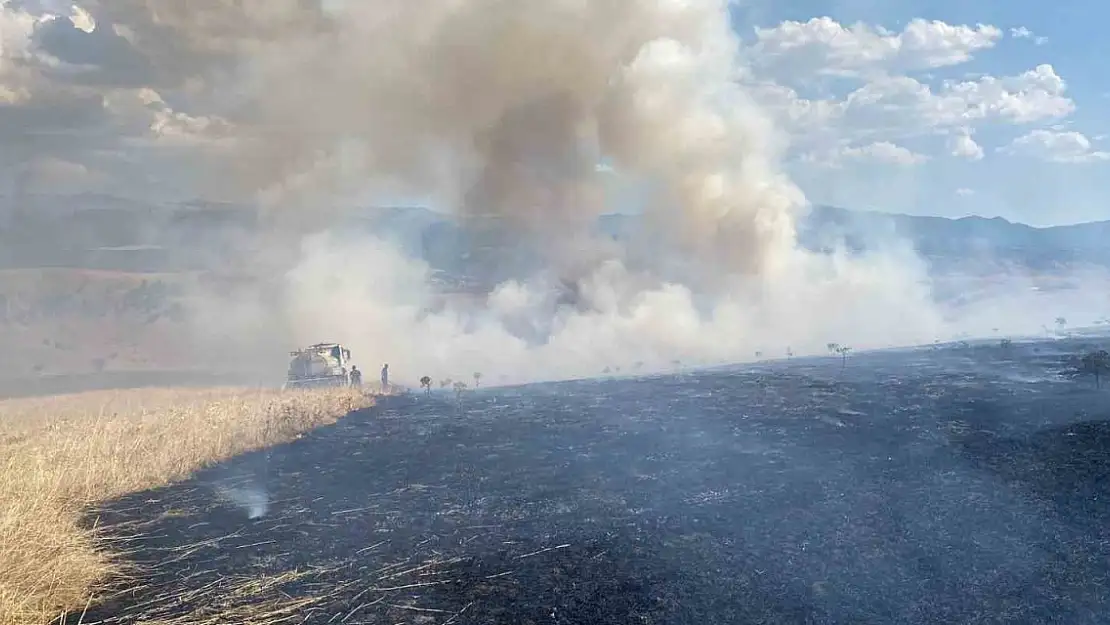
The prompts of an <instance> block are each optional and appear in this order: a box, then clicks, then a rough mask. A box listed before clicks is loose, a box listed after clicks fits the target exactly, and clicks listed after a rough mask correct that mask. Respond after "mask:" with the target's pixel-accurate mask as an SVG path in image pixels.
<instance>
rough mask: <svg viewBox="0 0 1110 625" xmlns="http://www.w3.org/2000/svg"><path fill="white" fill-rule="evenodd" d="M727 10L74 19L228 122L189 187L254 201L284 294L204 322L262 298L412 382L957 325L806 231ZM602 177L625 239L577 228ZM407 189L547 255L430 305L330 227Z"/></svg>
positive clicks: (117, 0)
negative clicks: (622, 189)
mask: <svg viewBox="0 0 1110 625" xmlns="http://www.w3.org/2000/svg"><path fill="white" fill-rule="evenodd" d="M729 11H730V2H729V1H728V0H651V1H647V0H645V1H633V0H548V1H545V2H524V1H521V0H403V1H401V0H397V1H381V2H357V1H355V0H346V1H344V0H335V1H327V0H320V1H318V2H313V1H311V0H190V1H189V2H182V1H181V0H99V5H97V6H96V8H95V10H93V11H92V12H93V13H94V14H98V15H102V16H104V18H105V19H106V20H108V21H110V22H111V23H112V24H114V28H115V29H116V32H117V33H119V34H120V36H122V37H125V38H126V39H127V41H128V42H129V43H130V44H131V45H132V46H133V47H134V49H135V50H136V53H137V54H140V55H142V56H143V57H144V58H145V59H147V61H148V63H149V65H150V66H151V67H152V68H153V69H152V71H153V72H155V73H156V74H157V76H158V80H159V81H160V82H159V83H158V84H159V85H163V86H165V87H166V88H175V89H178V90H179V92H180V93H181V94H183V95H182V97H183V98H185V99H186V100H187V101H188V104H189V107H191V109H192V110H196V111H203V113H204V114H205V115H206V116H209V117H211V118H213V119H216V118H218V119H220V120H223V121H222V123H221V124H219V125H218V127H219V128H220V132H221V136H220V141H219V143H218V145H217V146H216V147H214V148H213V152H212V157H211V160H210V164H212V165H214V167H212V168H211V170H210V171H208V172H207V175H206V178H205V180H206V184H208V185H209V186H210V189H209V190H211V191H213V192H215V190H217V189H218V191H219V192H220V193H224V194H231V193H233V194H238V195H240V196H242V195H247V196H250V197H252V198H254V199H256V200H257V201H259V202H261V203H263V204H264V205H265V206H267V208H268V210H269V213H268V216H269V223H268V228H269V231H268V232H269V234H270V235H271V236H272V238H271V239H268V240H266V241H265V242H264V243H263V246H262V247H263V250H262V251H263V253H264V254H263V257H261V258H259V259H258V261H259V265H258V266H259V267H264V268H265V269H264V270H261V269H260V270H259V271H260V273H262V274H264V275H265V276H266V277H268V278H278V279H277V282H276V284H277V285H278V286H277V288H278V290H279V291H280V292H279V294H278V295H277V296H274V297H276V299H275V300H274V301H275V305H273V306H261V307H260V306H259V305H258V301H259V300H258V299H257V298H255V297H254V296H253V295H252V297H250V298H241V300H239V301H237V300H236V298H235V297H234V296H227V295H225V296H223V298H222V299H221V300H220V301H219V305H218V309H219V310H220V311H221V312H220V314H219V316H221V317H225V318H233V317H235V314H234V313H233V312H230V313H226V314H225V311H233V310H234V309H238V310H252V311H255V312H252V315H251V321H250V322H248V323H245V324H244V325H253V326H254V327H255V329H256V330H257V331H258V332H263V331H264V332H265V333H266V334H267V336H269V337H270V338H271V339H272V338H274V337H279V336H280V337H282V338H284V339H286V340H287V341H288V342H289V343H290V344H292V343H296V342H315V341H317V340H332V339H335V340H342V341H345V342H347V343H349V344H350V346H351V347H352V348H353V350H354V353H355V354H356V356H358V357H359V359H360V360H362V362H364V363H366V362H370V363H374V364H373V365H372V366H376V364H377V363H378V362H379V361H380V362H385V361H388V362H390V363H391V370H392V371H394V372H395V374H396V375H398V376H399V377H400V378H401V381H406V380H407V381H410V382H411V380H415V379H417V378H419V377H420V376H421V375H423V374H428V375H431V376H432V377H433V378H434V379H437V380H438V379H443V378H444V377H449V376H456V379H458V376H465V377H466V378H469V376H470V374H471V372H472V371H482V372H484V373H485V374H486V379H488V380H490V381H491V382H494V381H497V380H502V379H503V380H505V381H510V380H511V381H524V380H536V379H550V378H556V377H569V376H578V375H593V374H596V373H599V372H600V371H602V370H603V369H604V368H617V367H619V368H622V370H625V371H631V370H634V369H635V370H648V369H659V368H662V367H670V366H672V363H673V362H674V361H681V362H683V363H691V364H709V363H715V362H726V361H735V360H743V359H746V358H750V357H751V356H752V354H753V353H754V352H756V351H762V352H764V353H766V354H767V355H781V354H783V353H785V351H786V349H787V348H788V347H789V348H791V349H792V350H793V351H794V352H796V353H804V352H806V351H810V352H813V351H820V350H823V349H824V347H823V346H824V345H825V344H826V343H827V342H830V341H837V342H840V343H845V344H851V345H853V346H855V347H856V348H857V349H858V348H864V347H878V346H885V345H891V344H907V343H920V342H931V341H932V340H933V338H935V337H937V336H938V335H939V334H942V333H943V332H944V331H945V329H946V327H948V326H949V325H950V324H951V321H950V320H946V319H945V318H944V317H943V315H942V314H941V313H940V311H938V310H936V309H935V307H934V306H933V305H932V304H931V299H930V289H929V285H928V283H927V280H926V279H925V275H926V274H925V272H924V270H923V269H922V267H921V265H920V262H919V261H918V259H916V258H915V257H914V256H913V255H912V254H908V253H905V252H902V251H898V250H894V251H890V252H888V253H883V254H876V255H872V256H869V257H865V258H851V257H849V256H846V255H844V254H834V255H814V254H810V253H807V252H805V251H802V250H801V249H800V248H799V247H798V246H797V244H796V242H795V235H794V221H795V218H796V216H797V215H798V213H799V211H800V210H803V209H804V208H805V199H804V197H803V194H802V193H801V192H800V191H799V189H798V188H797V187H796V186H795V185H794V184H793V183H792V182H791V181H790V180H789V179H788V178H787V177H786V176H785V175H784V174H783V172H782V171H781V170H780V168H779V160H780V156H781V155H782V154H783V151H784V150H785V148H786V147H787V146H786V139H785V137H784V136H783V135H782V134H781V133H779V132H777V131H776V129H775V127H774V126H773V124H772V123H771V121H770V118H769V116H767V115H765V114H764V112H763V111H761V110H760V108H759V107H758V106H757V105H756V103H755V102H754V101H753V99H752V98H750V97H749V96H748V87H747V86H746V85H747V84H748V83H747V81H749V80H751V77H750V76H749V74H748V71H747V69H746V67H745V64H744V59H743V56H742V54H741V48H740V42H739V40H738V39H737V36H736V35H735V33H734V31H733V29H732V27H731V21H730V13H729ZM603 160H604V161H605V162H607V163H611V165H612V167H611V171H605V169H606V168H599V167H598V165H599V163H600V162H602V161H603ZM614 181H617V182H619V183H622V184H628V185H634V186H637V187H638V188H640V189H641V190H642V191H643V192H642V193H640V194H639V195H640V197H642V198H643V202H642V205H641V206H638V207H637V208H639V209H641V210H642V211H643V213H644V216H645V217H644V219H645V223H646V224H647V227H646V229H645V230H644V232H643V233H642V235H641V236H638V237H636V238H634V240H632V241H629V242H625V243H621V244H617V243H614V242H613V241H609V240H605V239H603V238H599V237H598V236H597V235H595V234H594V233H593V231H592V230H591V228H592V225H593V223H594V222H595V220H596V218H597V217H598V216H599V215H601V214H603V213H605V212H608V211H612V210H613V209H614V207H613V206H612V205H611V202H610V200H611V194H609V193H608V192H607V189H608V188H609V187H611V186H612V185H613V184H614ZM398 196H402V197H403V196H408V197H421V198H428V199H429V200H430V201H431V202H432V203H433V204H434V205H435V206H436V207H438V208H441V209H443V210H447V211H450V212H451V213H453V214H455V215H456V216H458V217H459V218H460V219H462V220H463V221H464V223H465V222H476V221H478V220H489V219H491V218H493V219H496V220H497V221H498V222H499V223H500V224H502V226H503V227H504V228H506V229H507V231H508V232H509V233H510V234H509V235H508V236H507V237H505V238H504V239H503V240H502V241H501V242H500V243H501V244H503V245H506V246H517V247H524V248H527V249H529V250H531V251H533V252H534V253H535V254H537V255H538V256H539V257H540V258H542V260H543V262H542V265H543V267H542V270H538V271H532V270H528V271H523V270H521V271H520V272H519V274H520V275H517V276H515V277H514V279H512V280H508V281H505V282H502V283H501V284H499V285H498V286H496V287H495V288H493V289H492V290H490V291H489V292H487V293H484V294H480V295H479V296H477V297H475V298H471V299H470V300H465V301H464V300H462V299H460V298H456V299H449V300H447V301H444V300H443V298H442V297H440V295H439V294H437V293H436V292H435V289H434V288H433V287H432V286H431V285H430V281H431V278H432V276H431V272H430V270H429V268H428V267H427V266H426V265H425V264H424V263H423V262H422V261H420V260H418V259H413V258H409V257H407V256H406V254H404V253H403V252H402V251H401V250H400V249H399V248H398V247H397V246H395V245H393V244H391V243H390V242H389V241H385V240H382V239H380V238H377V237H351V236H343V235H342V234H341V233H340V234H337V233H334V232H330V233H329V232H328V228H329V226H332V225H334V224H335V223H336V221H335V219H336V217H337V216H338V212H339V207H340V206H343V205H348V204H350V203H352V202H353V201H361V202H370V203H372V202H374V201H375V200H378V199H381V198H387V197H398ZM558 284H570V285H571V288H570V290H571V292H572V295H571V296H570V297H569V298H568V297H567V296H566V294H565V293H563V294H562V295H559V294H558V292H557V290H556V289H553V288H552V285H558ZM271 295H272V294H271ZM268 297H269V296H268ZM248 300H249V301H248ZM259 308H264V309H265V312H266V313H267V314H269V315H270V316H272V317H274V319H266V320H262V319H256V318H255V317H254V315H255V314H262V312H263V311H260V310H258V309H259ZM278 318H280V323H278V321H277V319H278ZM208 319H209V320H211V317H209V318H208ZM275 324H276V325H275ZM278 326H280V331H279V332H275V331H274V330H275V328H277V327H278ZM262 328H264V330H263V329H262ZM241 329H244V330H245V328H241Z"/></svg>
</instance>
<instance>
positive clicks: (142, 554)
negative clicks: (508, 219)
mask: <svg viewBox="0 0 1110 625" xmlns="http://www.w3.org/2000/svg"><path fill="white" fill-rule="evenodd" d="M1091 341H1092V340H1091V339H1086V342H1088V343H1090V342H1091ZM1081 349H1082V347H1081V346H1080V345H1078V344H1075V343H1070V342H1068V341H1055V342H1044V343H1039V344H1038V343H1029V344H1015V345H1014V346H1013V347H1012V348H1009V349H1004V348H1002V347H1001V346H998V345H996V344H992V345H986V346H979V347H963V348H957V347H945V348H939V349H924V350H908V351H895V352H882V353H871V354H860V355H856V356H852V357H849V358H848V360H847V362H846V363H845V364H844V365H843V366H842V363H841V361H840V360H839V359H833V358H829V359H814V360H801V359H796V360H794V361H786V362H779V363H768V364H762V365H755V366H744V367H733V368H726V369H721V370H714V371H706V372H697V373H678V374H674V375H666V376H657V377H651V378H641V379H611V380H600V381H581V382H568V383H558V384H545V385H535V386H528V387H519V388H510V389H489V390H479V391H470V392H467V393H465V394H464V395H463V396H462V398H461V400H459V401H456V400H455V398H454V396H453V395H450V396H449V395H432V396H430V397H425V396H423V395H413V396H411V397H407V398H396V399H391V400H388V401H386V402H384V403H383V404H381V405H379V406H378V407H376V408H374V409H372V410H368V411H363V412H359V413H355V414H352V415H351V416H349V417H348V418H346V419H344V420H343V421H341V422H340V423H338V424H336V425H335V426H332V427H327V428H323V429H321V430H318V431H316V432H313V433H312V434H310V435H307V436H305V437H304V438H302V439H300V440H298V441H296V442H294V443H291V444H288V445H284V446H281V447H278V448H274V449H271V450H268V451H266V452H261V453H257V454H251V455H248V456H244V457H242V458H238V459H236V460H235V461H232V462H230V463H227V464H226V465H223V466H219V467H215V468H213V469H211V470H208V471H205V472H204V473H203V474H201V475H199V476H198V477H197V478H196V479H193V480H191V481H189V482H187V483H184V484H180V485H176V486H173V487H170V488H164V489H160V490H157V491H151V492H145V493H140V494H136V495H134V496H131V497H128V498H127V499H125V500H121V501H117V502H113V503H112V504H110V505H109V506H107V507H106V508H105V509H104V510H102V511H100V513H99V515H98V522H99V523H100V524H101V525H102V526H107V527H109V528H110V529H109V530H108V533H109V535H110V536H112V537H114V538H115V539H118V540H119V541H120V542H119V543H118V545H119V546H120V547H121V548H124V549H127V550H128V551H129V553H130V556H129V558H130V559H131V560H132V561H133V563H135V564H138V565H139V566H140V569H138V570H139V572H138V573H137V577H136V579H135V580H132V581H131V582H129V583H128V584H127V586H128V587H129V590H128V589H125V590H128V591H127V592H123V593H121V594H119V595H118V596H116V597H114V598H113V599H111V600H109V601H108V602H107V603H106V604H104V605H103V606H101V607H100V608H99V609H98V610H94V611H91V612H90V613H89V614H86V615H85V617H84V622H85V623H90V622H96V621H98V620H102V619H115V620H116V621H117V622H135V621H137V620H139V619H140V615H141V618H146V619H155V618H158V617H172V616H174V615H182V614H185V613H187V612H188V611H189V610H196V609H200V610H202V611H203V610H211V611H212V613H213V614H215V613H217V612H218V611H220V610H224V611H225V613H226V611H227V610H229V609H231V608H234V607H236V606H238V607H240V608H242V607H244V606H246V609H248V610H249V609H251V608H250V606H251V605H252V603H253V605H260V602H262V601H263V600H267V599H273V600H281V601H286V602H288V601H290V600H292V601H296V600H297V599H298V598H306V601H307V600H312V603H305V604H304V605H301V606H300V607H294V608H289V610H290V616H291V617H293V618H292V620H291V621H290V622H294V623H297V622H306V623H348V624H352V623H382V624H387V623H388V624H392V623H440V624H445V623H452V624H459V625H462V624H478V623H498V624H505V625H510V624H511V625H516V624H541V623H545V624H572V623H574V624H586V623H589V624H609V623H612V624H617V623H619V624H622V625H628V624H634V623H649V624H663V623H666V624H692V625H693V624H696V625H707V624H715V623H1069V624H1082V623H1106V622H1110V594H1108V593H1110V578H1108V573H1110V391H1097V390H1095V388H1094V382H1093V380H1092V379H1087V378H1080V379H1069V378H1067V377H1066V376H1061V375H1060V369H1061V366H1062V363H1063V362H1064V361H1066V360H1067V358H1068V355H1069V354H1074V353H1078V352H1079V351H1080V350H1081ZM291 572H293V573H291ZM283 574H284V575H285V576H284V577H282V575H283ZM267 580H268V581H267ZM136 588H138V590H136ZM237 593H238V594H237ZM214 622H215V621H214ZM244 622H250V620H249V619H246V620H245V621H244Z"/></svg>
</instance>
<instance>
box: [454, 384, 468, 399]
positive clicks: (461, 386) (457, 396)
mask: <svg viewBox="0 0 1110 625" xmlns="http://www.w3.org/2000/svg"><path fill="white" fill-rule="evenodd" d="M465 390H466V382H455V399H462V394H463V391H465Z"/></svg>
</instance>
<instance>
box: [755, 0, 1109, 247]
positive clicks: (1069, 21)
mask: <svg viewBox="0 0 1110 625" xmlns="http://www.w3.org/2000/svg"><path fill="white" fill-rule="evenodd" d="M815 16H827V17H829V18H831V19H832V20H835V21H836V22H838V23H839V24H840V25H842V26H844V27H849V26H851V25H853V24H856V23H857V22H858V23H863V24H865V25H869V26H872V27H883V28H885V29H887V30H888V31H892V32H893V33H898V32H900V31H901V30H902V29H903V28H904V27H905V26H906V25H907V24H908V23H909V22H910V21H911V20H913V19H915V18H924V19H925V20H930V21H932V20H939V21H941V22H945V23H946V24H948V25H952V26H958V25H967V26H971V27H975V26H976V25H979V24H986V25H992V26H995V27H997V28H998V29H1000V30H1001V31H1002V33H1003V35H1002V36H1001V37H1000V38H998V39H997V41H996V42H994V44H993V45H991V46H989V47H984V48H982V49H977V50H974V51H973V52H972V53H971V54H970V59H968V60H967V61H966V62H960V63H952V64H949V65H945V66H943V67H935V68H929V69H926V70H917V71H905V72H899V71H898V70H896V69H890V70H889V72H890V73H891V74H892V75H898V74H901V73H904V74H905V75H908V76H911V77H913V78H914V79H916V80H918V81H920V82H921V83H923V84H925V85H928V86H930V87H932V88H934V89H938V88H939V85H940V84H941V83H942V82H943V81H945V80H950V81H961V80H968V79H969V78H971V77H977V76H995V77H1003V76H1018V75H1021V74H1022V73H1023V72H1027V71H1029V70H1031V69H1034V68H1036V67H1038V66H1040V65H1045V64H1047V65H1050V66H1051V67H1052V69H1053V71H1054V73H1055V74H1056V75H1057V76H1058V77H1059V78H1061V79H1062V80H1063V81H1064V84H1065V90H1064V91H1063V92H1062V97H1064V98H1066V99H1067V100H1070V101H1071V102H1072V105H1073V106H1074V110H1073V111H1071V112H1070V113H1069V114H1067V115H1059V116H1051V115H1045V116H1043V117H1040V118H1037V119H1032V120H1025V121H1022V122H1021V123H1007V122H1006V121H1005V120H997V119H982V120H975V121H973V122H972V123H969V124H968V127H969V128H970V130H971V132H972V133H973V134H972V137H973V138H974V140H975V141H976V142H977V143H978V144H979V145H980V146H981V147H982V149H983V151H984V154H983V157H982V158H981V159H968V158H953V157H952V155H951V154H948V153H946V152H947V150H946V149H945V145H944V141H941V140H940V139H941V137H940V136H936V135H934V136H928V135H927V134H925V135H924V136H894V135H892V136H891V137H889V140H890V142H892V143H894V144H896V145H898V146H901V147H907V148H910V149H912V150H914V151H915V152H918V153H920V154H922V155H923V156H925V157H927V160H925V161H923V162H920V163H918V164H914V165H909V166H889V165H880V164H875V163H854V164H853V165H850V166H846V165H843V164H841V165H840V167H839V168H835V169H833V168H822V167H815V166H813V165H812V164H811V163H797V162H792V163H791V164H790V165H789V170H790V171H791V173H792V174H793V175H794V177H795V180H796V181H797V182H798V183H799V184H800V185H801V186H802V188H803V189H804V190H805V191H806V193H807V196H808V197H809V199H810V200H811V201H814V202H821V203H834V204H840V205H845V206H849V207H860V208H871V209H877V210H889V211H895V212H909V213H917V214H930V215H942V216H949V217H954V216H963V215H967V214H981V215H985V216H1002V217H1005V218H1007V219H1011V220H1015V221H1022V222H1026V223H1032V224H1036V225H1053V224H1061V223H1074V222H1079V221H1089V220H1100V219H1110V201H1108V198H1110V158H1108V157H1110V155H1107V154H1105V152H1107V151H1110V115H1108V114H1107V111H1108V110H1110V71H1107V69H1106V61H1105V59H1108V58H1110V39H1107V38H1106V37H1105V36H1104V34H1103V31H1102V30H1101V26H1102V24H1104V23H1105V19H1106V18H1107V17H1110V4H1106V3H1101V4H1100V3H1095V2H1074V1H1073V2H1056V3H1052V2H1047V3H1046V2H1033V1H1030V0H1015V1H994V2H967V1H959V0H919V1H915V2H912V3H910V2H895V1H887V2H882V1H877V0H845V1H839V2H824V1H820V0H802V1H797V0H795V1H787V2H771V1H769V0H767V1H765V0H754V1H753V2H748V3H745V5H744V6H743V7H741V8H739V9H737V10H736V15H735V17H736V19H735V26H736V29H737V32H738V33H739V34H740V35H741V36H742V37H743V38H744V39H745V40H746V41H754V40H755V35H754V29H755V27H761V28H767V29H773V28H775V27H777V26H779V25H780V24H782V22H783V21H785V20H794V21H797V22H807V21H808V20H810V19H811V18H813V17H815ZM1014 29H1026V30H1028V31H1029V32H1030V33H1031V35H1027V36H1024V37H1022V36H1014V35H1015V34H1020V31H1017V30H1014ZM773 78H774V77H773ZM849 82H850V83H851V84H848V85H845V86H842V87H841V88H840V92H839V93H835V95H837V96H843V95H844V94H845V91H848V90H851V89H853V88H858V87H860V86H861V85H864V84H866V82H867V81H866V80H858V81H849ZM831 89H832V91H833V92H836V91H837V88H836V87H833V88H831ZM799 92H800V95H802V96H803V97H810V98H813V97H820V95H821V94H819V93H813V91H812V90H811V91H810V93H806V92H805V89H799ZM827 93H828V92H826V95H827ZM988 117H989V116H988ZM1037 130H1041V131H1043V133H1044V134H1040V135H1037V137H1035V138H1037V139H1040V140H1042V141H1040V142H1039V143H1036V142H1035V143H1036V145H1033V144H1030V143H1028V142H1027V143H1026V145H1025V147H1026V148H1028V149H1026V150H1023V151H1022V153H1021V154H1020V155H1018V154H1011V153H1007V152H1005V151H999V150H1000V149H1003V150H1005V148H1006V146H1007V145H1008V144H1010V143H1011V142H1013V141H1014V140H1015V139H1018V138H1019V137H1021V136H1023V135H1027V134H1029V133H1030V132H1033V131H1037ZM1049 133H1051V134H1049ZM1064 133H1068V134H1066V135H1064ZM1071 133H1078V134H1079V135H1082V137H1084V138H1085V140H1086V141H1089V143H1090V147H1089V149H1088V150H1087V155H1086V156H1077V154H1076V153H1075V152H1073V151H1068V150H1067V149H1066V146H1074V141H1075V140H1076V135H1075V134H1071ZM1052 137H1058V141H1060V142H1061V143H1059V144H1057V145H1056V147H1057V148H1058V150H1057V153H1055V154H1052V153H1050V152H1051V150H1049V149H1048V147H1051V146H1046V145H1044V144H1045V141H1046V140H1051V138H1052ZM1104 137H1105V138H1104ZM878 138H879V139H884V140H885V139H887V138H886V137H878ZM1035 147H1040V148H1045V149H1044V150H1042V152H1037V150H1036V149H1035ZM1065 161H1066V162H1065ZM1076 161H1083V162H1076Z"/></svg>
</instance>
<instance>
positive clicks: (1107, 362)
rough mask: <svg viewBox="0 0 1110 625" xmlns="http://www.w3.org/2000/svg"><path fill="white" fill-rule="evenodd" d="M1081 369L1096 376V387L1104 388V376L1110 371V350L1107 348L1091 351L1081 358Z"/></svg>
mask: <svg viewBox="0 0 1110 625" xmlns="http://www.w3.org/2000/svg"><path fill="white" fill-rule="evenodd" d="M1080 370H1081V371H1082V372H1083V373H1086V374H1087V375H1093V376H1094V378H1095V388H1102V376H1103V375H1105V374H1106V373H1107V372H1110V352H1107V351H1106V350H1105V349H1100V350H1098V351H1094V352H1090V353H1088V354H1086V355H1084V356H1083V358H1082V359H1081V360H1080Z"/></svg>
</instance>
